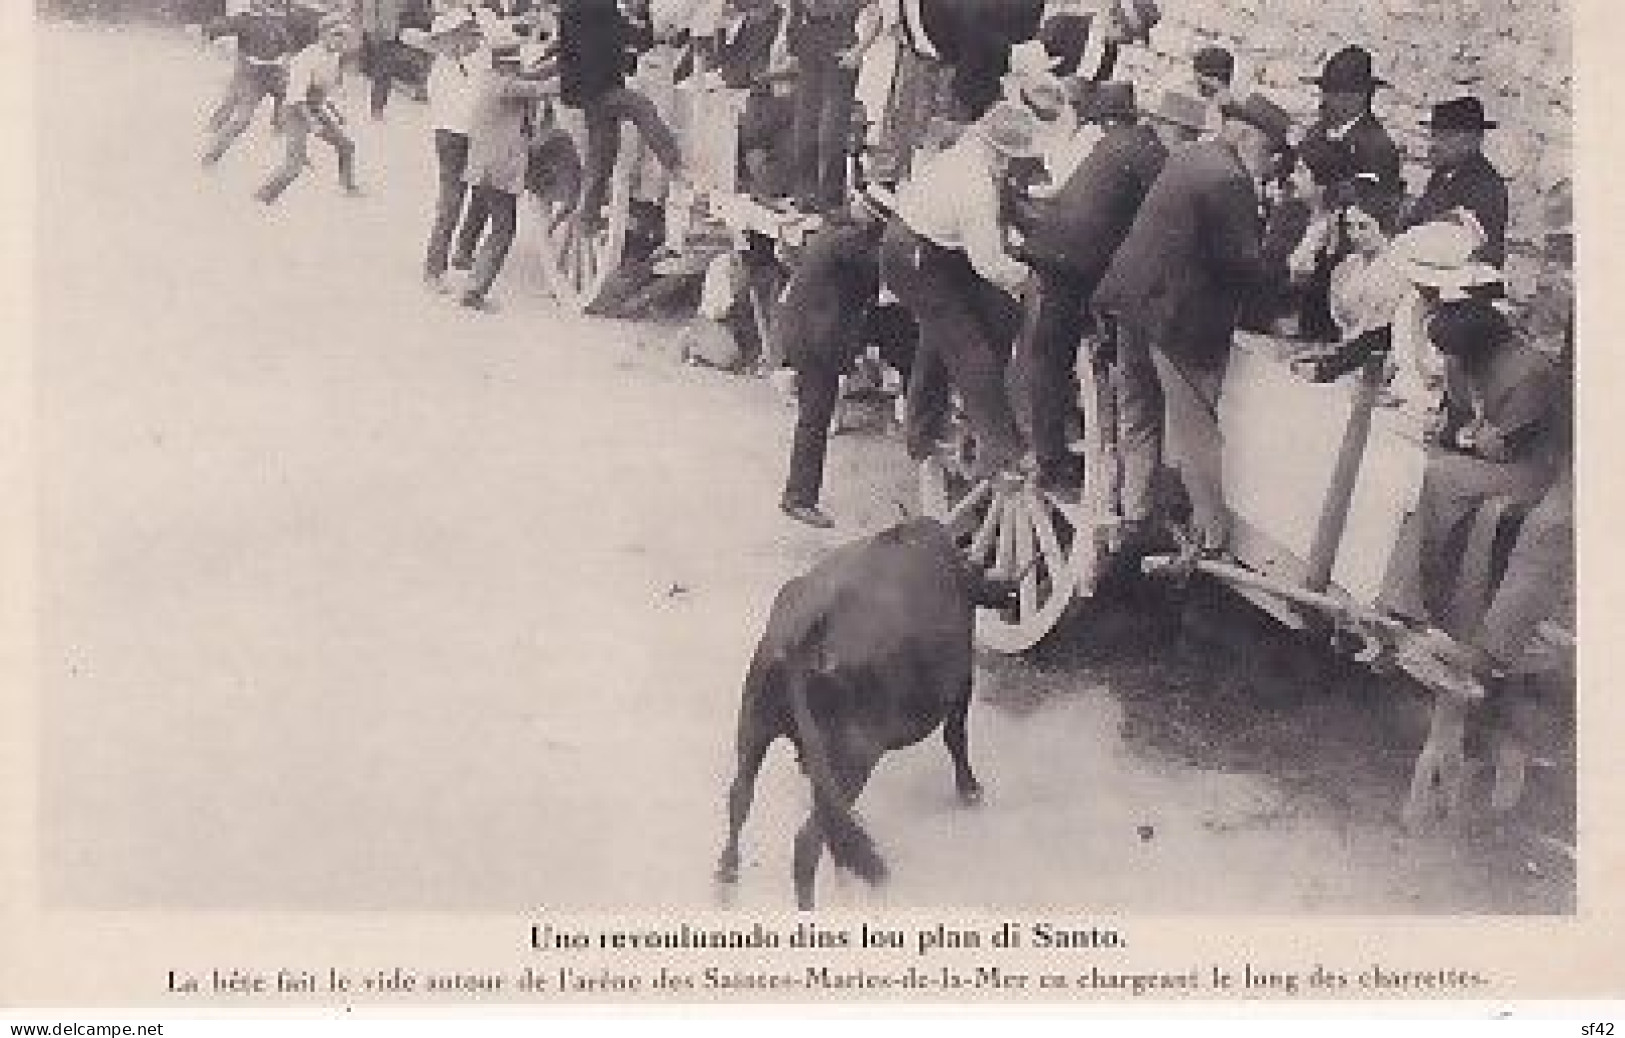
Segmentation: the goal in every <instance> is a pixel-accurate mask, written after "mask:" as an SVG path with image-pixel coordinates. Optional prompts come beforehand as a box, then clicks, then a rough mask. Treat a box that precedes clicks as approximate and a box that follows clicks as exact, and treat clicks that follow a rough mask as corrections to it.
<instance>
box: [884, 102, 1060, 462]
mask: <svg viewBox="0 0 1625 1038" xmlns="http://www.w3.org/2000/svg"><path fill="white" fill-rule="evenodd" d="M1037 130H1038V126H1037V117H1036V116H1034V115H1033V113H1032V112H1031V111H1029V110H1028V109H1026V108H1024V107H1022V106H1021V105H1019V104H1016V103H1014V102H1010V101H1003V102H1000V103H999V104H996V105H994V106H993V108H991V109H989V110H988V112H987V113H986V114H985V115H984V116H983V117H982V118H981V119H979V120H978V121H977V122H976V123H975V124H973V125H972V126H970V127H968V128H967V129H966V131H965V132H964V134H962V135H961V136H960V139H959V140H958V141H957V142H956V143H955V144H953V145H952V146H950V147H948V148H946V149H944V150H943V151H941V152H939V153H937V154H936V155H933V156H931V157H930V158H929V159H928V160H926V161H925V162H924V163H923V164H922V165H921V167H920V168H919V169H918V170H917V171H916V173H915V175H914V177H913V179H911V180H910V181H909V182H908V183H906V184H904V185H903V186H902V187H901V188H900V189H899V190H898V193H897V216H896V218H895V219H894V220H893V221H892V223H891V225H890V226H889V227H888V228H887V230H886V236H885V240H884V242H883V245H882V250H881V273H882V277H883V279H884V281H885V284H886V287H887V288H888V289H890V290H891V291H892V293H893V294H895V295H896V296H897V298H898V299H899V300H900V301H901V302H902V304H903V305H904V306H905V307H907V308H908V309H909V311H910V312H912V313H913V315H914V319H915V321H916V322H918V324H919V329H920V340H919V351H918V354H917V355H916V357H915V361H914V365H913V370H912V372H911V374H910V379H909V391H908V418H907V426H908V447H909V454H910V455H911V456H912V457H914V458H915V459H916V460H920V459H923V458H925V457H927V456H928V455H929V454H930V452H931V451H932V450H933V449H934V445H935V443H936V442H937V440H938V439H939V438H940V436H941V434H942V432H943V431H944V430H943V422H944V419H945V418H946V415H947V401H948V389H949V386H950V382H951V384H952V387H953V388H954V389H957V390H958V391H959V394H960V397H961V399H962V400H963V401H964V404H965V411H966V413H967V415H968V416H969V418H970V423H971V426H972V428H973V429H974V431H975V434H976V441H977V458H976V463H975V471H976V474H977V476H979V477H983V476H997V475H1000V474H1007V473H1011V472H1013V471H1014V470H1015V468H1016V466H1017V463H1018V462H1019V460H1020V458H1021V455H1022V452H1023V445H1022V439H1021V433H1020V431H1019V430H1018V429H1017V427H1016V422H1015V416H1014V413H1013V412H1012V410H1011V406H1010V399H1009V395H1008V393H1007V392H1006V389H1005V381H1004V369H1005V363H1006V361H1007V360H1008V358H1009V355H1010V347H1011V344H1012V343H1013V342H1014V340H1015V336H1016V332H1017V331H1018V330H1019V327H1020V318H1021V311H1020V308H1019V306H1018V305H1017V302H1016V296H1018V295H1019V294H1020V293H1021V291H1022V289H1023V287H1024V286H1025V284H1026V282H1027V278H1028V273H1029V272H1028V270H1027V267H1026V265H1025V264H1022V263H1021V262H1019V261H1017V260H1016V259H1014V258H1013V257H1011V256H1010V255H1009V254H1008V253H1007V252H1005V249H1004V239H1003V230H1002V227H1001V224H1000V197H999V191H1000V187H999V185H1000V182H1001V181H1002V179H1003V177H1004V175H1005V172H1006V170H1007V168H1008V166H1009V164H1010V161H1011V160H1012V159H1015V158H1027V159H1031V158H1036V157H1037V156H1038V154H1039V151H1038V144H1037V141H1036V139H1035V138H1036V134H1037Z"/></svg>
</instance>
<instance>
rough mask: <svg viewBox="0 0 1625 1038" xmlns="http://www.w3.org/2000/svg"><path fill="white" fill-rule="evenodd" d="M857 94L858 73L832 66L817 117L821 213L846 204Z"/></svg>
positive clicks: (853, 69) (827, 76)
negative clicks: (848, 160)
mask: <svg viewBox="0 0 1625 1038" xmlns="http://www.w3.org/2000/svg"><path fill="white" fill-rule="evenodd" d="M857 92H858V70H857V69H855V68H846V67H845V66H843V65H841V64H840V63H839V62H838V61H836V62H833V63H832V64H831V65H830V68H829V70H828V72H827V73H826V75H825V79H824V95H823V103H822V105H821V106H820V109H819V113H818V164H817V167H816V169H817V175H818V203H819V205H820V206H821V207H822V208H824V209H834V208H837V207H839V206H840V205H842V204H843V203H844V202H845V200H846V158H847V146H848V144H850V143H851V137H852V106H853V104H854V103H855V101H856V99H857Z"/></svg>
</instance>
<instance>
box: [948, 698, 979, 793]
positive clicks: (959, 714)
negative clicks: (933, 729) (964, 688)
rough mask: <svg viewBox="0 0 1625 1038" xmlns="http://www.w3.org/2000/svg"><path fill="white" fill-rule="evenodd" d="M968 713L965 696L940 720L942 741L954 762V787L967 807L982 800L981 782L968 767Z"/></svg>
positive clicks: (968, 706) (967, 699)
mask: <svg viewBox="0 0 1625 1038" xmlns="http://www.w3.org/2000/svg"><path fill="white" fill-rule="evenodd" d="M969 713H970V697H969V696H966V697H965V698H964V699H961V700H960V701H959V702H957V703H954V704H953V705H952V706H950V707H949V708H948V716H947V717H945V718H943V720H942V743H943V745H944V746H946V747H948V757H949V758H950V759H951V760H952V761H953V764H954V788H955V789H957V790H958V791H959V799H960V801H961V802H962V803H964V804H965V805H966V806H968V807H974V806H976V805H977V804H980V803H981V802H982V784H981V783H980V782H978V781H976V775H975V773H973V772H972V771H971V769H970V751H969V739H968V738H967V736H966V733H965V720H966V715H967V714H969Z"/></svg>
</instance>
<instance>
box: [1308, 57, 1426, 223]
mask: <svg viewBox="0 0 1625 1038" xmlns="http://www.w3.org/2000/svg"><path fill="white" fill-rule="evenodd" d="M1304 82H1306V83H1313V84H1315V85H1316V86H1318V87H1319V88H1320V116H1319V118H1317V119H1316V120H1315V122H1314V123H1313V124H1312V125H1311V126H1310V127H1309V129H1308V130H1307V131H1306V132H1305V133H1304V139H1303V147H1305V148H1308V149H1311V150H1317V149H1318V150H1319V151H1321V152H1325V151H1330V150H1341V151H1343V152H1344V153H1345V154H1346V158H1347V161H1346V162H1345V163H1343V165H1345V166H1346V167H1347V168H1348V170H1349V177H1350V178H1351V179H1352V178H1354V177H1358V176H1362V175H1363V176H1365V177H1366V178H1367V179H1374V180H1376V182H1377V185H1378V194H1379V197H1380V205H1379V208H1380V209H1381V210H1382V211H1381V212H1377V213H1372V214H1371V215H1373V216H1375V217H1376V218H1377V219H1378V221H1379V222H1381V223H1382V225H1383V226H1384V227H1385V228H1387V227H1391V226H1393V222H1394V220H1395V219H1396V218H1397V217H1398V215H1399V206H1400V202H1401V200H1402V198H1403V196H1404V192H1405V185H1404V183H1403V181H1401V179H1400V165H1401V160H1400V152H1399V147H1398V146H1397V145H1395V144H1394V140H1393V138H1392V137H1390V136H1388V131H1387V130H1385V129H1383V126H1382V123H1380V122H1378V121H1377V117H1376V115H1375V114H1373V113H1372V111H1371V103H1372V100H1373V98H1375V96H1376V93H1377V88H1378V87H1383V86H1387V85H1388V81H1387V80H1385V79H1382V78H1381V77H1379V76H1376V75H1374V74H1373V73H1372V70H1371V53H1370V52H1369V51H1367V50H1366V49H1365V48H1364V47H1359V46H1349V47H1344V48H1343V49H1342V50H1340V51H1338V52H1337V53H1335V54H1333V55H1332V56H1331V57H1330V58H1328V59H1327V60H1326V64H1325V66H1324V67H1323V68H1322V69H1321V73H1320V75H1318V76H1311V77H1308V78H1306V79H1305V80H1304Z"/></svg>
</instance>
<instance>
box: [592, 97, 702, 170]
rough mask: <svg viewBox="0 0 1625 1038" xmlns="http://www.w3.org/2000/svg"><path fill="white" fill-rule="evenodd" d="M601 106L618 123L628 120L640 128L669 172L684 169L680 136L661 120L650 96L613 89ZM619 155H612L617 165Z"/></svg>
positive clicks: (644, 137) (603, 99)
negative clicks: (616, 157) (616, 160)
mask: <svg viewBox="0 0 1625 1038" xmlns="http://www.w3.org/2000/svg"><path fill="white" fill-rule="evenodd" d="M598 106H599V107H600V108H601V110H603V111H604V112H606V113H608V114H609V115H611V116H613V117H614V118H615V119H617V120H625V121H627V122H629V123H631V124H632V125H633V126H636V127H637V128H638V133H640V134H642V135H643V142H644V143H645V144H647V145H648V146H649V150H650V151H652V152H654V156H655V158H656V159H657V160H658V161H659V162H660V165H661V166H662V167H664V168H665V170H666V172H667V173H678V172H681V170H682V165H683V153H682V147H681V146H680V145H679V144H678V143H677V135H676V134H675V133H673V132H672V130H671V127H670V126H667V125H666V120H664V119H662V118H661V117H660V109H658V108H656V107H655V103H654V102H653V101H651V100H649V98H648V97H646V96H644V95H643V94H641V93H639V92H638V91H636V90H633V89H631V88H629V87H621V88H620V89H618V90H611V91H610V92H609V93H607V94H605V95H604V96H603V97H602V98H600V99H599V101H598ZM619 148H620V138H619V137H618V136H617V137H616V149H617V150H619ZM614 158H615V155H614V153H613V152H611V153H610V160H611V163H613V161H614Z"/></svg>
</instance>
